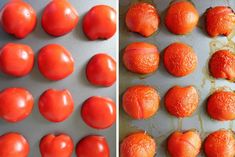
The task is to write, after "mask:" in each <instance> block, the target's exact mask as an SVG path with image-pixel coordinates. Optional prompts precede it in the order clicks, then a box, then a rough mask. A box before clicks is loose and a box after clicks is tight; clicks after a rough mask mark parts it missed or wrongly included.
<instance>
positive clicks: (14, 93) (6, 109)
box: [0, 88, 34, 122]
mask: <svg viewBox="0 0 235 157" xmlns="http://www.w3.org/2000/svg"><path fill="white" fill-rule="evenodd" d="M33 104H34V100H33V96H32V95H31V94H30V93H29V92H28V91H27V90H26V89H24V88H6V89H4V90H3V91H1V92H0V117H1V118H3V119H4V120H6V121H8V122H19V121H21V120H23V119H25V118H26V117H28V116H29V114H30V113H31V111H32V109H33Z"/></svg>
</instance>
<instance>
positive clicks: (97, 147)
mask: <svg viewBox="0 0 235 157" xmlns="http://www.w3.org/2000/svg"><path fill="white" fill-rule="evenodd" d="M76 154H77V157H110V151H109V146H108V143H107V141H106V139H105V137H103V136H95V135H90V136H86V137H84V138H83V139H81V140H80V141H79V142H78V144H77V146H76Z"/></svg>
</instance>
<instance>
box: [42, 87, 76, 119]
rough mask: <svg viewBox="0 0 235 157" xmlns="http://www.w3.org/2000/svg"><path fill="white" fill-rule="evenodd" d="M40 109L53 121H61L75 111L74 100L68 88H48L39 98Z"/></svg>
mask: <svg viewBox="0 0 235 157" xmlns="http://www.w3.org/2000/svg"><path fill="white" fill-rule="evenodd" d="M38 107H39V111H40V113H41V114H42V115H43V117H44V118H46V119H47V120H49V121H51V122H61V121H64V120H65V119H67V118H68V117H69V116H70V115H71V113H72V112H73V108H74V102H73V98H72V95H71V94H70V92H69V91H68V90H55V89H48V90H46V91H45V92H44V93H43V94H42V95H41V96H40V98H39V103H38Z"/></svg>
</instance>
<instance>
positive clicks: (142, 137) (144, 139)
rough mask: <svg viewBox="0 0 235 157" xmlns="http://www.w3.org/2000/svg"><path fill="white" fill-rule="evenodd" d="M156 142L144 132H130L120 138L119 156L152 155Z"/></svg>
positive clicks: (149, 156) (154, 151) (151, 156)
mask: <svg viewBox="0 0 235 157" xmlns="http://www.w3.org/2000/svg"><path fill="white" fill-rule="evenodd" d="M156 152H157V144H156V143H155V141H154V139H153V138H152V137H151V136H149V135H148V134H146V133H144V132H136V133H131V134H130V135H128V136H127V137H126V138H124V139H123V140H122V143H121V146H120V157H154V155H155V154H156Z"/></svg>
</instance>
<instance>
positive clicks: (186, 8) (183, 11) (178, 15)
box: [165, 0, 199, 35]
mask: <svg viewBox="0 0 235 157" xmlns="http://www.w3.org/2000/svg"><path fill="white" fill-rule="evenodd" d="M198 20H199V14H198V11H197V9H196V8H195V7H194V6H193V4H192V3H191V2H188V1H184V0H180V1H174V2H172V3H171V4H170V6H169V8H168V9H167V12H166V16H165V24H166V27H167V28H168V29H169V31H171V32H172V33H174V34H178V35H183V34H188V33H190V32H191V31H192V30H193V29H194V28H195V27H196V25H197V23H198Z"/></svg>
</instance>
